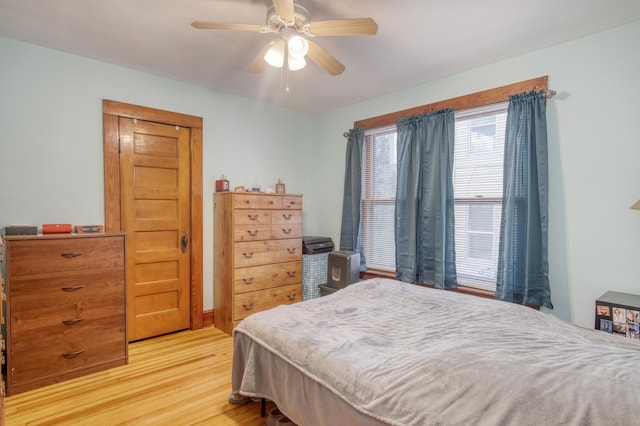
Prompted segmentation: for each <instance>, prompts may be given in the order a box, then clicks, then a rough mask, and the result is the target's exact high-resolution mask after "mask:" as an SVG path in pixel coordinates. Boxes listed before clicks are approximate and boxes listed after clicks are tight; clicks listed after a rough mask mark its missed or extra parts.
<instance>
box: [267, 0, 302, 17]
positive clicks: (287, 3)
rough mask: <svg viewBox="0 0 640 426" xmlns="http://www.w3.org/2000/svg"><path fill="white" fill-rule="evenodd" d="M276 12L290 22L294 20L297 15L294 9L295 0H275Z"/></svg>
mask: <svg viewBox="0 0 640 426" xmlns="http://www.w3.org/2000/svg"><path fill="white" fill-rule="evenodd" d="M273 7H274V8H275V9H276V14H277V15H278V16H280V17H281V18H282V19H284V20H285V21H288V22H294V21H295V20H296V15H295V13H294V10H293V0H273Z"/></svg>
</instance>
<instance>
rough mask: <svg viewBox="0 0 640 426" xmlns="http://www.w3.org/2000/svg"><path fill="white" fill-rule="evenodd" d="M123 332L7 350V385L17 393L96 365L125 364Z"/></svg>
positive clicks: (115, 331) (118, 331)
mask: <svg viewBox="0 0 640 426" xmlns="http://www.w3.org/2000/svg"><path fill="white" fill-rule="evenodd" d="M123 339H124V331H123V330H112V331H109V332H105V333H100V334H94V335H86V336H81V337H77V338H69V339H62V340H55V341H52V342H47V343H43V344H36V345H32V346H26V347H21V348H13V349H12V350H11V354H10V357H11V365H12V368H11V369H10V371H8V372H7V376H8V381H9V385H10V386H11V387H12V388H15V389H16V390H17V391H18V392H22V391H25V390H28V389H31V388H35V387H38V386H42V385H45V384H49V383H55V382H58V381H60V377H65V378H66V376H77V375H79V374H77V373H78V372H80V371H82V370H87V369H95V368H96V367H99V366H100V365H104V364H109V363H114V362H117V363H119V364H121V365H124V364H125V362H126V346H125V345H123V344H122V341H123ZM74 373H75V374H74Z"/></svg>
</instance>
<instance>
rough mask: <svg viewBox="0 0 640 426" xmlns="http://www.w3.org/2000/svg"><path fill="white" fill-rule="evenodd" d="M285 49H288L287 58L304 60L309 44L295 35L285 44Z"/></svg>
mask: <svg viewBox="0 0 640 426" xmlns="http://www.w3.org/2000/svg"><path fill="white" fill-rule="evenodd" d="M287 48H288V49H289V56H293V57H294V58H304V56H305V55H306V54H307V52H309V42H308V41H307V39H305V38H304V37H300V36H299V35H295V36H293V37H291V38H290V39H289V41H288V42H287Z"/></svg>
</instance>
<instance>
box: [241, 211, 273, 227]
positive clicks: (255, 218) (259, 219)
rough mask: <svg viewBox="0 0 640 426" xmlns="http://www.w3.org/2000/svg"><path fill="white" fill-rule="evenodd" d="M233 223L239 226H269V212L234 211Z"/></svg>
mask: <svg viewBox="0 0 640 426" xmlns="http://www.w3.org/2000/svg"><path fill="white" fill-rule="evenodd" d="M233 222H234V224H235V225H236V226H238V225H240V226H242V225H254V226H255V225H269V224H270V223H271V211H269V210H234V211H233Z"/></svg>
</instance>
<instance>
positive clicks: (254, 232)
mask: <svg viewBox="0 0 640 426" xmlns="http://www.w3.org/2000/svg"><path fill="white" fill-rule="evenodd" d="M247 234H249V235H251V236H252V237H257V236H258V230H257V229H256V230H255V231H251V230H249V231H247Z"/></svg>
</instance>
